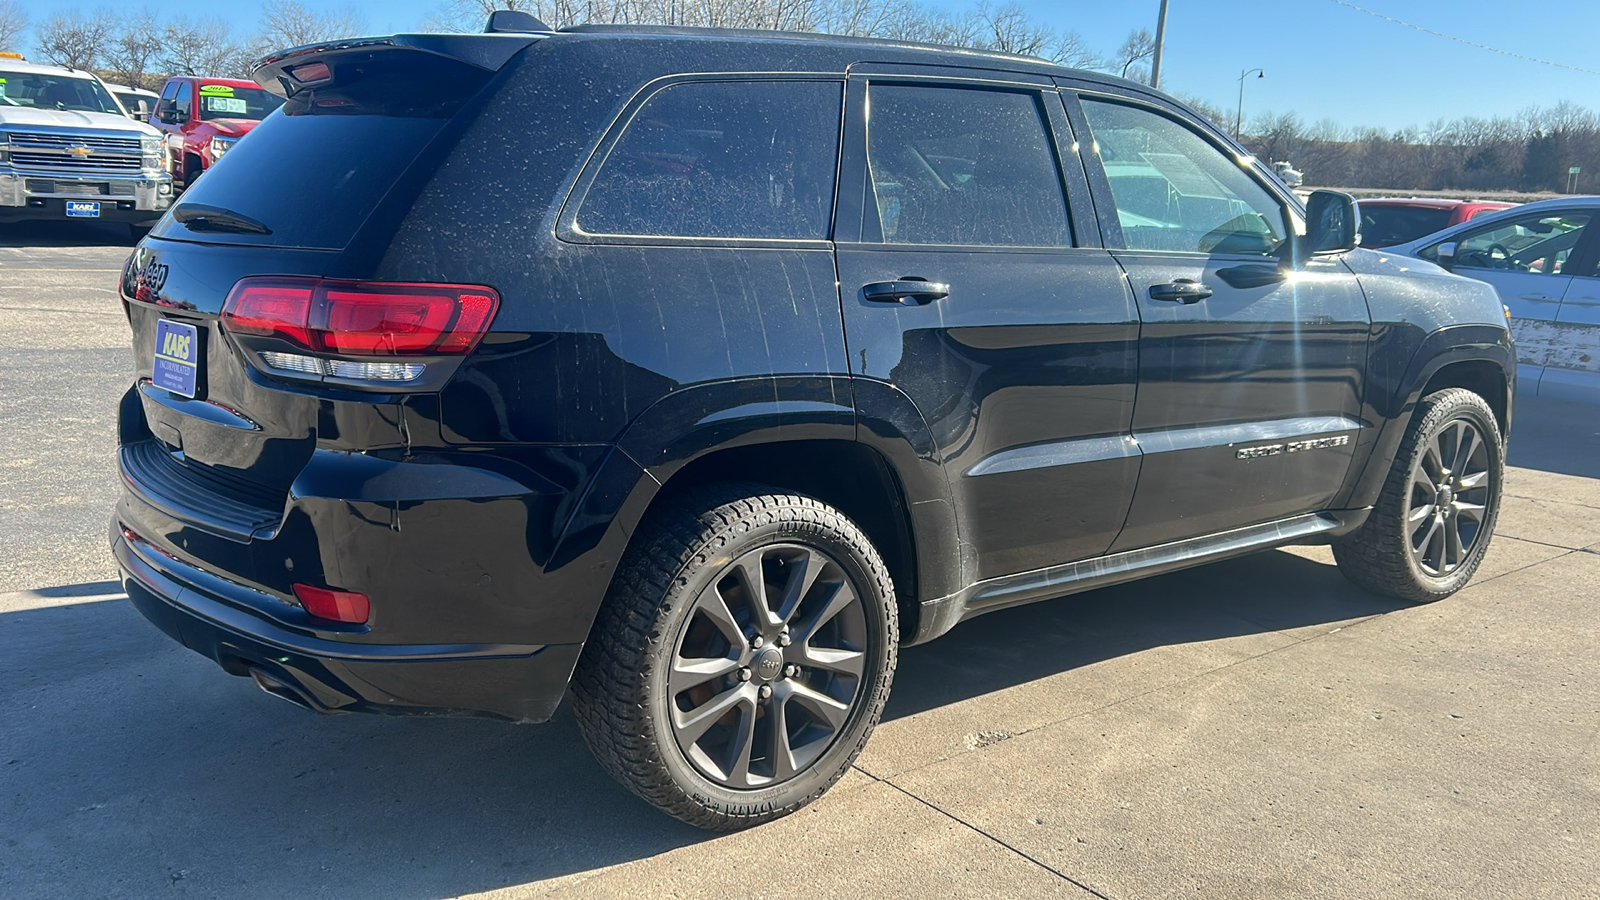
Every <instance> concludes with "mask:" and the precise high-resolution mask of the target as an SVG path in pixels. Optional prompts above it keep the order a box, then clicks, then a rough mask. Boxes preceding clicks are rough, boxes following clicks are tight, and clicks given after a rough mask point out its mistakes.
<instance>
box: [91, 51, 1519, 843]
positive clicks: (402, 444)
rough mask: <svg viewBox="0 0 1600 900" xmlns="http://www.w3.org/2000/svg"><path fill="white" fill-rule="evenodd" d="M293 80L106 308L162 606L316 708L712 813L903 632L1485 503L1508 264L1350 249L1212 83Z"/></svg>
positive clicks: (771, 799)
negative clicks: (469, 729)
mask: <svg viewBox="0 0 1600 900" xmlns="http://www.w3.org/2000/svg"><path fill="white" fill-rule="evenodd" d="M255 77H256V80H257V81H259V82H260V83H261V84H262V85H263V86H265V87H267V88H268V89H270V90H272V91H274V92H277V93H280V94H282V95H284V96H285V97H286V102H285V103H284V105H283V107H282V109H281V110H280V111H278V112H277V113H275V114H274V115H272V116H271V117H269V118H268V119H266V120H265V121H264V122H263V123H262V124H261V125H260V127H259V128H257V129H256V130H255V132H253V133H252V134H251V135H250V137H249V138H248V139H247V140H244V141H241V142H240V143H239V145H238V146H237V147H236V148H234V149H233V150H231V151H230V152H229V153H228V155H227V157H226V158H225V159H223V160H222V161H221V162H219V163H218V164H217V165H216V167H215V169H214V170H213V171H212V172H211V173H210V174H208V175H207V176H206V178H205V179H204V180H202V181H201V182H200V183H199V184H198V185H197V186H196V187H195V188H193V189H192V190H191V191H189V192H187V193H186V194H184V196H183V198H182V201H181V202H180V203H179V204H178V205H176V206H175V207H174V209H173V210H172V211H171V212H170V213H169V214H168V215H167V216H166V217H165V218H164V219H163V220H162V221H161V223H160V224H159V225H158V226H157V227H156V228H155V230H154V231H153V232H152V233H151V234H150V236H149V237H148V238H147V239H145V240H144V241H143V242H142V243H141V244H140V245H139V247H138V248H137V250H136V251H135V253H134V255H133V257H132V259H130V261H129V263H128V265H127V267H126V271H125V273H124V275H123V278H122V285H121V287H122V295H123V298H124V300H125V303H126V307H127V314H128V319H129V322H130V324H131V326H132V330H133V341H134V348H135V351H136V354H137V363H138V367H139V377H138V378H137V381H136V383H135V384H134V385H133V386H132V387H131V388H130V390H129V391H128V393H127V395H126V396H125V397H124V399H123V401H122V403H121V407H120V419H119V428H120V455H119V465H120V470H121V473H122V476H123V480H124V485H125V491H124V493H123V496H122V498H121V501H120V503H119V505H118V506H117V510H116V514H115V519H114V522H113V532H112V543H113V546H114V550H115V554H116V558H117V560H118V562H119V563H120V565H121V567H122V571H123V573H124V583H125V585H126V589H127V592H128V596H129V597H130V598H131V599H132V601H133V603H134V604H135V605H136V606H137V607H138V608H139V609H140V611H142V612H143V613H144V614H145V615H146V616H147V617H148V618H149V619H150V620H151V621H153V622H154V623H155V624H156V625H157V626H159V627H160V628H161V629H163V630H164V631H166V633H168V634H169V635H171V636H172V637H173V638H175V639H177V640H179V641H181V642H183V643H184V644H185V645H187V646H188V647H190V648H191V649H193V650H196V651H198V652H200V653H202V654H204V655H206V656H208V657H210V658H212V659H214V660H216V661H217V662H218V663H219V664H221V666H222V668H223V669H225V670H226V671H228V672H230V673H232V674H235V675H247V676H250V677H252V678H254V679H255V681H256V683H257V684H259V685H260V686H261V687H262V688H263V689H265V690H266V691H268V692H270V693H272V694H276V695H278V696H280V697H283V698H285V699H288V700H291V701H293V702H295V703H298V704H300V705H302V706H305V707H308V708H310V709H313V710H316V711H318V712H325V713H334V712H345V711H357V710H363V711H381V712H389V713H403V714H405V713H409V714H427V715H436V714H444V713H458V714H459V713H467V714H479V715H490V716H498V717H502V718H505V719H510V720H515V721H519V722H537V721H541V720H544V719H546V718H548V717H549V716H550V715H551V713H552V711H553V710H554V709H555V707H556V705H557V704H558V703H559V702H560V700H561V698H562V697H563V695H564V694H565V693H566V692H567V690H568V687H569V685H570V687H571V690H572V694H573V703H574V707H575V709H576V713H577V718H578V722H579V723H580V725H581V728H582V731H583V734H584V736H585V738H586V740H587V741H588V743H589V745H590V747H591V748H592V749H593V750H594V752H595V755H596V756H597V757H598V758H599V760H600V762H601V763H602V764H603V765H604V766H605V767H606V768H607V769H608V770H610V771H611V773H612V774H613V775H615V776H616V777H617V778H618V779H620V780H621V781H622V782H623V783H625V784H626V785H627V786H628V787H629V788H631V789H632V790H634V791H635V792H637V793H638V794H639V795H641V796H642V797H644V798H645V799H646V800H648V801H650V802H651V803H653V804H655V805H657V806H659V807H660V808H662V809H664V810H666V811H667V812H669V813H671V814H672V815H675V816H678V817H680V818H682V819H684V820H687V821H689V822H692V823H695V824H697V825H701V826H705V827H709V828H736V827H741V826H745V825H750V824H753V823H757V822H761V821H765V820H768V819H771V818H774V817H777V816H781V815H783V814H785V813H788V812H791V811H793V810H795V809H797V808H798V807H800V806H802V805H804V804H805V803H807V802H808V801H810V800H812V799H815V798H816V797H817V796H818V795H820V794H821V793H822V792H823V791H825V790H826V789H827V788H828V787H829V785H831V784H832V783H833V782H834V781H835V780H836V779H838V778H839V777H840V775H841V774H842V773H843V772H844V771H845V769H846V768H847V767H848V766H849V764H850V763H851V761H852V760H853V759H854V758H855V756H856V754H857V753H859V752H860V750H861V748H862V745H863V744H864V743H865V741H866V740H867V738H868V735H869V734H870V733H871V731H872V729H873V726H874V725H875V723H876V722H877V720H878V716H879V713H880V711H881V710H882V709H883V704H884V701H885V698H886V697H887V695H888V692H889V685H890V681H891V678H892V676H893V674H894V669H895V660H896V650H897V648H898V647H899V646H901V645H903V644H906V645H909V644H915V643H920V642H923V641H929V640H932V639H933V638H935V637H938V636H939V635H941V634H943V633H944V632H946V631H947V630H949V629H950V628H951V627H953V626H955V625H956V624H957V623H958V622H961V621H963V620H965V619H968V618H971V617H973V616H977V615H980V614H982V613H986V612H989V611H992V610H996V609H1002V608H1005V607H1009V606H1015V605H1017V604H1021V603H1029V602H1032V601H1035V600H1042V599H1046V598H1051V597H1059V596H1062V595H1065V594H1070V593H1072V592H1075V591H1081V590H1085V589H1088V588H1092V587H1097V586H1100V585H1106V584H1112V583H1116V582H1120V581H1126V580H1129V579H1133V578H1138V577H1142V576H1145V575H1152V574H1156V573H1161V572H1167V571H1171V570H1173V569H1176V568H1180V567H1183V566H1191V565H1195V564H1198V563H1203V562H1207V561H1211V560H1216V559H1221V558H1224V557H1228V556H1234V555H1237V554H1241V553H1246V552H1250V551H1255V550H1260V549H1263V548H1269V547H1275V546H1281V545H1285V544H1293V543H1311V542H1332V543H1333V547H1334V551H1335V554H1336V556H1337V559H1338V561H1339V565H1340V567H1341V568H1342V569H1343V570H1344V571H1345V572H1346V573H1347V574H1348V575H1349V576H1350V577H1351V578H1352V579H1353V580H1354V581H1355V582H1357V583H1358V584H1360V585H1362V586H1364V587H1366V588H1369V589H1372V590H1375V591H1380V592H1384V593H1387V594H1390V595H1394V596H1398V597H1404V598H1409V599H1411V600H1416V601H1426V600H1433V599H1437V598H1441V597H1445V596H1448V595H1449V594H1451V593H1452V592H1453V591H1455V590H1457V589H1459V588H1460V587H1461V586H1462V585H1463V583H1465V582H1466V580H1467V579H1468V578H1470V577H1471V576H1472V574H1473V572H1474V570H1475V569H1476V568H1477V566H1478V563H1479V560H1481V559H1482V557H1483V554H1484V551H1485V548H1486V547H1487V545H1488V543H1489V538H1490V534H1491V532H1492V531H1493V527H1494V522H1495V514H1496V510H1497V506H1498V501H1499V497H1500V492H1501V480H1502V473H1503V448H1504V440H1505V438H1504V436H1505V434H1506V430H1507V427H1508V425H1509V424H1510V418H1511V400H1512V395H1513V385H1514V377H1515V375H1514V373H1515V366H1514V359H1515V356H1514V354H1513V352H1512V343H1511V338H1510V336H1509V333H1508V331H1507V328H1506V322H1505V318H1504V313H1503V310H1502V307H1501V306H1500V304H1499V302H1498V300H1497V299H1496V295H1495V292H1494V290H1493V289H1492V288H1490V287H1489V286H1487V285H1485V284H1482V283H1480V282H1477V281H1470V280H1467V279H1464V278H1458V277H1455V276H1453V275H1450V274H1448V273H1446V272H1444V271H1442V270H1440V269H1438V268H1435V267H1433V266H1431V265H1429V264H1428V263H1424V262H1419V261H1417V260H1414V259H1399V258H1389V257H1385V256H1383V255H1381V254H1378V253H1375V252H1370V251H1365V250H1355V249H1352V248H1354V247H1355V244H1356V235H1355V233H1354V223H1355V222H1357V221H1358V218H1357V215H1356V212H1357V210H1356V208H1355V205H1354V201H1352V200H1351V199H1350V198H1349V197H1347V196H1345V195H1342V194H1330V193H1319V194H1315V195H1313V196H1312V198H1311V201H1310V203H1309V209H1308V208H1307V207H1303V206H1302V205H1301V204H1300V202H1299V201H1297V200H1296V199H1295V197H1294V196H1293V195H1292V194H1291V193H1290V192H1289V191H1288V190H1287V189H1286V188H1285V187H1284V185H1283V184H1282V183H1281V182H1279V181H1278V180H1277V179H1276V178H1275V177H1274V176H1273V175H1272V174H1271V172H1270V171H1268V170H1266V169H1265V168H1263V167H1262V166H1260V165H1259V164H1258V163H1257V162H1256V161H1255V160H1254V159H1252V158H1251V157H1249V156H1248V155H1247V154H1245V153H1244V152H1243V151H1242V150H1241V149H1240V148H1239V146H1238V145H1237V144H1234V143H1232V142H1231V141H1230V140H1229V139H1228V138H1227V137H1226V136H1225V135H1223V134H1222V133H1221V132H1219V131H1218V130H1217V129H1216V128H1215V127H1213V126H1212V125H1211V124H1209V123H1207V122H1205V121H1204V120H1202V119H1201V118H1199V117H1198V116H1196V115H1195V114H1194V113H1193V112H1192V111H1191V110H1189V109H1187V108H1186V107H1184V106H1183V105H1182V104H1179V103H1177V102H1175V101H1173V100H1172V99H1171V98H1169V97H1166V96H1164V95H1162V94H1159V93H1156V92H1154V91H1151V90H1149V89H1147V88H1145V87H1144V86H1142V85H1138V84H1133V83H1130V82H1126V81H1121V80H1117V79H1114V78H1108V77H1105V76H1101V75H1096V74H1090V73H1085V72H1078V71H1070V70H1065V69H1061V68H1057V67H1053V66H1050V65H1046V64H1044V63H1041V62H1038V61H1035V60H1029V59H1022V58H1017V57H1011V56H1003V55H994V54H986V53H974V52H964V51H956V50H949V49H939V48H931V47H920V46H912V45H904V44H895V43H887V42H877V41H866V40H851V39H839V38H830V37H820V36H816V35H800V34H773V33H759V34H758V33H745V32H730V31H710V30H694V29H681V28H615V27H607V28H601V27H584V28H574V29H569V30H565V31H560V32H544V31H540V32H527V33H515V34H511V33H491V34H483V35H398V36H393V37H386V38H375V39H368V40H356V41H345V42H341V43H338V44H330V45H326V46H314V47H305V48H298V49H295V50H292V51H286V52H284V53H281V54H278V55H275V56H272V57H269V58H267V59H265V60H263V61H262V62H261V63H260V64H258V66H257V68H256V70H255Z"/></svg>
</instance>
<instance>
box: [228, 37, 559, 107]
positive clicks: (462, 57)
mask: <svg viewBox="0 0 1600 900" xmlns="http://www.w3.org/2000/svg"><path fill="white" fill-rule="evenodd" d="M544 37H545V35H543V34H538V33H533V34H530V33H526V32H523V33H497V34H395V35H390V36H388V37H366V38H349V39H347V40H342V41H329V42H327V43H323V44H308V45H306V46H304V47H290V48H289V49H287V50H279V51H277V52H275V53H271V54H269V55H267V56H264V57H262V58H261V59H259V60H257V61H256V62H255V64H254V65H252V66H251V67H250V77H251V78H253V79H255V82H256V84H259V85H261V86H262V87H263V88H265V89H267V90H268V91H271V92H272V93H274V94H277V95H278V96H280V97H284V98H289V97H292V96H294V95H295V94H297V93H299V92H300V91H302V90H304V89H306V88H313V87H322V86H325V85H329V84H333V83H335V82H336V81H338V73H339V69H340V68H341V67H342V66H344V65H346V64H350V63H362V62H369V61H372V60H374V59H379V58H384V57H388V58H395V57H405V56H410V55H412V54H416V55H417V56H419V57H420V56H426V57H432V58H434V59H436V60H438V59H446V60H451V61H453V62H455V63H458V64H461V65H465V66H471V67H473V68H477V69H482V70H483V71H485V72H494V71H497V70H499V68H500V67H501V66H503V65H505V64H506V61H507V60H509V59H510V58H511V57H513V56H515V55H516V54H517V53H518V52H520V51H521V50H523V49H524V48H525V47H527V46H528V45H530V44H532V43H533V42H534V41H537V40H542V39H543V38H544Z"/></svg>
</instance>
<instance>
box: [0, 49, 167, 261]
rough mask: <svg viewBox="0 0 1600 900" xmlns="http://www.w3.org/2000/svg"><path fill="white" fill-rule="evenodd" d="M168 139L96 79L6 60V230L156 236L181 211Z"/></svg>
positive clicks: (0, 111) (2, 142) (0, 135)
mask: <svg viewBox="0 0 1600 900" xmlns="http://www.w3.org/2000/svg"><path fill="white" fill-rule="evenodd" d="M164 154H165V150H163V149H162V142H161V135H160V132H158V131H156V130H155V129H154V128H152V127H150V126H149V125H146V124H144V123H143V122H136V121H134V120H133V119H131V118H129V117H128V115H127V113H126V111H124V110H123V108H122V106H121V105H120V104H118V102H117V100H116V99H115V98H114V97H112V95H111V92H110V91H109V90H107V89H106V86H105V84H104V83H103V82H101V81H100V79H99V78H96V77H95V76H94V75H93V74H91V73H89V72H84V71H81V70H76V69H67V68H62V67H60V66H45V65H37V64H34V63H28V62H24V61H22V60H20V59H16V58H5V57H0V222H16V221H21V220H35V219H63V218H65V219H85V220H99V221H112V222H126V223H128V225H129V227H130V228H131V229H133V230H134V231H135V232H136V233H141V232H142V231H143V230H145V229H147V228H148V227H149V226H150V225H151V224H153V223H154V222H155V220H156V219H159V218H160V217H161V214H162V213H163V212H165V211H166V209H167V207H168V206H170V205H172V178H171V176H170V175H168V174H167V167H166V159H165V156H164Z"/></svg>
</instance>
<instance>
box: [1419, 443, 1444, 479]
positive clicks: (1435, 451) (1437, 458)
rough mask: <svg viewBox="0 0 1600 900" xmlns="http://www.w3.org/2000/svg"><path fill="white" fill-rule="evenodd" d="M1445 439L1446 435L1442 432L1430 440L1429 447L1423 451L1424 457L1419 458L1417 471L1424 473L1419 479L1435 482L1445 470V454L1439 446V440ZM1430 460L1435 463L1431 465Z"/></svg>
mask: <svg viewBox="0 0 1600 900" xmlns="http://www.w3.org/2000/svg"><path fill="white" fill-rule="evenodd" d="M1443 439H1444V435H1443V434H1440V435H1438V436H1436V437H1435V438H1434V439H1433V440H1431V441H1429V442H1428V449H1427V450H1426V451H1424V452H1423V454H1422V458H1420V459H1418V460H1417V471H1418V472H1419V473H1421V475H1422V477H1421V478H1418V479H1417V480H1418V481H1427V482H1433V481H1435V480H1436V479H1438V477H1439V476H1440V475H1441V474H1442V473H1443V472H1444V462H1443V460H1444V456H1443V454H1442V452H1441V451H1440V448H1439V442H1440V441H1442V440H1443ZM1429 462H1432V463H1433V465H1432V466H1429V465H1428V463H1429Z"/></svg>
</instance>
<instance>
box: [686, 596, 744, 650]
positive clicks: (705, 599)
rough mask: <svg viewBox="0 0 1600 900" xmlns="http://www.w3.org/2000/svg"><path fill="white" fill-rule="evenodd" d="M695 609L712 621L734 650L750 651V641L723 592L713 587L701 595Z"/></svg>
mask: <svg viewBox="0 0 1600 900" xmlns="http://www.w3.org/2000/svg"><path fill="white" fill-rule="evenodd" d="M695 608H696V609H697V610H698V611H699V612H701V613H704V614H705V617H706V618H707V619H710V620H711V624H713V625H715V626H716V627H717V630H718V631H720V632H722V636H723V637H725V638H727V639H728V643H729V644H732V645H733V649H734V650H736V651H738V652H739V653H743V652H745V651H746V650H748V649H750V642H749V639H747V638H746V637H745V636H744V629H743V628H740V627H739V622H738V620H736V619H735V618H734V617H733V611H732V610H731V609H729V608H728V600H727V598H726V597H723V596H722V592H721V591H719V590H717V589H716V588H715V587H712V588H711V589H710V590H708V591H706V592H705V593H703V594H701V595H700V602H699V603H698V604H697V605H696V607H695Z"/></svg>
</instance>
